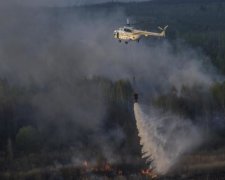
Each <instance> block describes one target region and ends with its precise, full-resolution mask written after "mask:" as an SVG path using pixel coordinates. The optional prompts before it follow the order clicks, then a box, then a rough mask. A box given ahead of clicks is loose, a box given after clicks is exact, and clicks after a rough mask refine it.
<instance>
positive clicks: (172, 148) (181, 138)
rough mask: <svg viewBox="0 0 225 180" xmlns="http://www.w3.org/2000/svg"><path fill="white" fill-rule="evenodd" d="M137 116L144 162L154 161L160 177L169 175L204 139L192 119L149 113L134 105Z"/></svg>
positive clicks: (154, 111)
mask: <svg viewBox="0 0 225 180" xmlns="http://www.w3.org/2000/svg"><path fill="white" fill-rule="evenodd" d="M134 113H135V118H136V123H137V128H138V132H139V134H138V135H139V137H140V144H141V145H142V154H143V156H142V157H143V158H146V159H147V162H149V161H150V162H151V161H153V163H152V164H151V166H153V167H154V168H155V169H156V171H157V172H158V173H160V174H164V173H166V172H167V171H168V170H170V168H171V167H172V166H173V165H174V164H175V163H176V162H177V161H178V160H179V158H180V156H181V155H182V154H184V153H185V152H189V151H190V150H192V149H193V148H194V147H196V146H197V145H198V144H199V143H200V142H201V138H202V135H201V133H200V131H199V129H198V128H196V127H195V126H194V125H193V124H192V123H191V122H190V120H188V119H182V118H181V117H178V116H175V115H172V114H168V113H167V114H165V113H163V112H160V111H159V110H156V109H154V108H150V111H149V112H148V113H144V112H143V111H142V108H141V106H140V105H139V104H138V103H134Z"/></svg>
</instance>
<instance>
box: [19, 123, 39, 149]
mask: <svg viewBox="0 0 225 180" xmlns="http://www.w3.org/2000/svg"><path fill="white" fill-rule="evenodd" d="M39 137H40V136H39V133H38V132H37V130H36V129H35V128H33V127H31V126H25V127H22V128H20V130H19V132H18V134H17V135H16V145H17V148H18V150H20V151H22V152H34V151H37V150H38V147H39V146H40V138H39Z"/></svg>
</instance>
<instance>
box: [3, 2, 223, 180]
mask: <svg viewBox="0 0 225 180" xmlns="http://www.w3.org/2000/svg"><path fill="white" fill-rule="evenodd" d="M118 9H120V10H121V9H122V11H123V12H124V14H125V16H127V17H129V18H130V19H131V20H132V21H134V22H143V23H140V24H138V28H141V29H149V27H150V28H151V27H157V26H158V25H167V24H168V25H169V28H168V32H167V34H166V39H167V41H168V42H170V43H171V44H172V51H173V52H174V53H175V54H176V53H177V52H179V51H180V47H179V46H180V44H182V46H184V47H187V49H189V48H192V49H195V50H196V51H197V52H199V53H201V54H204V57H206V58H205V59H204V60H205V62H204V63H205V64H206V66H207V67H206V68H208V69H210V70H211V71H213V72H216V73H217V74H218V76H219V78H218V79H219V80H217V81H215V82H213V83H212V84H210V86H209V87H208V88H205V87H202V86H199V85H198V84H196V85H194V86H192V87H189V86H187V85H185V84H183V85H182V87H181V89H179V90H178V89H177V88H176V87H173V86H171V87H170V89H169V90H167V91H165V92H163V91H162V93H159V95H157V96H154V97H153V96H152V97H150V98H151V99H152V101H151V105H152V106H154V107H156V108H159V109H162V110H163V111H166V112H167V111H169V112H172V113H174V114H176V115H178V116H180V117H184V118H188V119H191V120H192V123H193V124H196V125H199V126H201V129H202V130H203V131H204V134H206V137H207V138H208V139H209V140H208V141H206V142H205V144H203V145H202V146H200V147H199V149H198V152H199V153H200V154H201V153H203V154H204V153H211V152H216V151H219V150H221V151H222V153H223V154H224V153H225V141H224V138H225V81H224V75H225V24H224V19H225V2H224V1H223V0H216V1H213V0H182V1H180V0H155V1H150V2H141V3H135V2H134V3H118V2H112V3H105V4H100V5H91V6H83V7H70V8H66V7H63V8H46V9H45V10H44V11H50V13H51V14H53V15H54V16H56V17H57V18H59V19H60V16H62V15H63V14H64V13H66V12H73V11H76V12H80V13H83V12H87V15H86V16H95V13H96V12H98V13H99V12H101V13H102V14H104V13H105V12H107V13H109V14H110V13H112V12H114V11H117V10H118ZM35 13H38V12H35ZM48 13H49V12H48ZM93 14H94V15H93ZM57 18H56V20H55V21H57ZM149 19H150V20H149ZM28 28H30V27H29V24H28ZM59 28H61V27H59ZM31 29H32V28H31ZM151 30H157V29H156V28H155V29H154V28H153V29H151ZM0 33H1V34H0V38H1V39H2V40H3V42H5V40H4V36H5V34H6V32H5V31H1V32H0ZM110 33H111V32H110ZM52 34H53V33H52ZM111 34H112V33H111ZM52 36H53V39H54V38H55V37H58V35H57V32H56V33H55V34H53V35H52ZM28 37H29V35H28ZM13 38H14V36H13ZM110 38H111V36H110ZM37 39H38V38H37ZM43 39H44V38H43ZM41 40H42V39H41ZM41 40H40V41H41ZM26 41H29V40H26ZM52 41H53V42H54V40H52ZM10 42H11V41H10ZM12 42H14V41H12ZM37 42H38V43H39V40H37ZM178 42H179V43H178ZM140 43H144V44H146V46H147V47H150V48H151V47H153V46H154V44H155V43H158V40H157V39H149V40H143V41H142V42H140ZM40 44H41V43H40ZM1 45H2V44H1ZM23 45H24V44H23V43H22V44H21V46H23ZM3 46H4V44H3ZM5 46H6V47H8V46H10V43H9V44H6V45H5ZM19 46H20V45H19ZM99 46H101V44H99ZM124 46H125V45H124ZM65 48H67V47H65ZM50 50H51V49H50ZM70 50H71V49H70ZM70 50H66V51H63V53H64V54H66V53H67V52H68V51H70ZM6 51H7V48H6ZM18 51H19V50H18ZM57 51H60V49H57V50H54V52H56V53H59V52H57ZM71 51H73V50H71ZM0 52H1V51H0ZM12 53H13V52H12ZM16 53H17V51H16ZM29 53H32V52H29ZM63 53H62V54H63ZM77 53H78V54H79V51H78V52H77ZM9 56H10V53H9ZM10 57H13V56H10ZM30 57H31V58H33V56H32V55H31V56H30ZM60 57H61V56H60ZM60 57H59V58H60ZM66 57H68V58H71V57H69V56H66ZM1 58H3V57H1ZM13 58H17V57H16V56H15V57H13ZM0 61H1V65H4V63H3V62H4V60H3V61H2V60H0ZM204 63H203V64H204ZM63 65H64V64H63ZM12 70H13V69H12ZM77 71H79V70H77ZM2 74H3V73H0V79H1V80H0V179H44V178H46V179H49V178H50V177H52V178H54V177H57V176H58V175H59V174H60V175H59V177H63V178H65V179H76V178H75V177H73V176H75V175H76V173H78V172H77V171H76V169H72V168H71V169H70V167H67V166H68V165H71V164H78V165H80V166H82V163H83V161H85V160H87V159H90V161H92V160H93V161H97V162H98V163H99V164H104V163H105V162H107V161H110V160H109V159H110V158H111V159H114V160H115V159H118V162H120V163H121V162H123V163H124V164H129V163H131V162H132V163H133V164H135V163H137V164H138V165H137V166H146V165H145V164H144V160H143V159H141V146H140V144H139V137H138V132H137V129H136V124H135V119H134V112H133V93H134V92H135V91H136V89H135V87H134V86H133V82H132V80H129V79H119V80H118V79H117V80H111V79H109V78H105V77H101V76H94V77H93V78H91V79H89V78H86V77H82V78H77V79H76V80H74V84H73V83H71V82H73V81H71V82H69V81H68V82H64V81H63V80H62V79H60V78H61V77H55V79H50V80H48V81H47V83H46V84H47V85H46V84H44V85H39V84H35V83H33V84H32V83H31V84H29V85H28V86H27V85H26V86H23V85H21V84H18V83H14V82H13V81H11V79H12V78H11V76H9V78H8V77H5V76H4V75H2ZM61 86H64V87H65V86H66V87H67V89H66V90H65V91H64V90H62V89H61ZM56 87H57V88H59V89H58V90H59V91H54V88H56ZM77 87H79V88H78V90H77ZM93 89H94V91H92V90H93ZM52 92H53V93H55V94H56V96H61V95H62V94H64V95H63V96H64V97H62V99H59V100H58V99H55V98H54V96H52V97H51V93H52ZM66 94H69V95H68V96H67V95H66ZM77 94H79V95H77ZM99 94H101V95H99ZM140 96H141V98H143V99H144V95H143V96H142V94H141V95H140ZM95 97H96V98H95ZM77 99H84V100H81V101H79V102H77V104H79V103H80V107H81V108H80V109H79V108H78V109H77V110H74V113H68V111H69V110H68V109H69V108H71V107H73V106H74V107H76V108H77V107H78V105H77V104H76V103H74V102H73V101H77ZM89 99H90V102H89ZM93 99H94V100H93ZM67 101H68V102H69V103H68V104H69V105H68V106H67V105H64V104H63V102H67ZM86 101H88V104H84V103H85V102H86ZM51 103H52V104H57V103H58V104H57V105H55V106H52V104H51ZM93 107H95V108H94V109H92V108H93ZM82 108H83V109H85V111H87V113H85V114H87V115H86V116H87V117H86V116H85V115H84V113H82V111H84V110H83V109H82ZM99 109H101V110H102V109H104V112H105V113H104V115H101V114H98V113H97V112H98V110H99ZM51 111H52V112H51ZM71 111H73V110H71ZM92 111H94V113H93V112H92ZM39 112H43V113H39ZM95 117H97V118H98V117H99V118H101V119H102V121H101V122H100V124H99V122H93V124H94V125H93V126H96V128H92V127H90V128H89V127H88V128H87V127H85V126H86V123H87V122H86V121H85V120H87V121H88V120H90V121H92V118H93V119H94V118H95ZM74 118H77V119H80V120H79V121H75V122H74ZM78 122H79V123H78ZM80 122H82V123H80ZM95 123H97V125H96V124H95ZM99 144H104V148H105V149H104V148H102V147H101V145H99ZM108 149H110V150H108ZM80 152H82V155H78V154H79V153H80ZM78 156H80V157H79V158H78V159H79V160H74V159H76V158H75V157H78ZM93 157H94V158H93ZM108 157H110V158H109V159H108ZM131 159H132V160H131ZM77 161H78V162H77ZM112 162H113V160H112ZM140 164H141V165H140ZM143 164H144V165H143ZM51 168H52V169H54V170H52V169H51ZM57 168H59V169H60V170H59V171H60V172H58V170H57ZM43 169H44V170H43ZM48 171H49V172H51V173H49V172H48ZM52 174H54V175H52ZM71 174H73V175H71ZM74 174H75V175H74Z"/></svg>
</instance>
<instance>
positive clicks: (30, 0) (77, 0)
mask: <svg viewBox="0 0 225 180" xmlns="http://www.w3.org/2000/svg"><path fill="white" fill-rule="evenodd" d="M111 1H113V0H8V1H7V2H5V3H3V5H4V4H7V5H9V4H19V5H26V6H27V5H28V6H71V5H75V4H76V5H83V4H95V3H104V2H111ZM114 1H115V2H117V1H118V2H131V1H136V2H138V1H148V0H114Z"/></svg>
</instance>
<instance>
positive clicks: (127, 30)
mask: <svg viewBox="0 0 225 180" xmlns="http://www.w3.org/2000/svg"><path fill="white" fill-rule="evenodd" d="M124 31H125V32H132V30H131V29H127V28H124Z"/></svg>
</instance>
